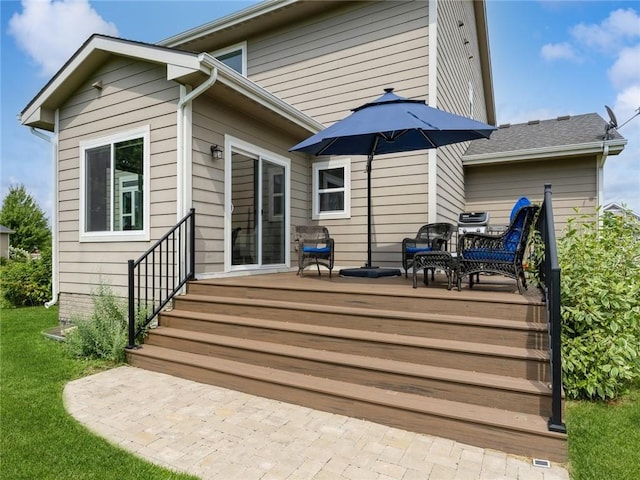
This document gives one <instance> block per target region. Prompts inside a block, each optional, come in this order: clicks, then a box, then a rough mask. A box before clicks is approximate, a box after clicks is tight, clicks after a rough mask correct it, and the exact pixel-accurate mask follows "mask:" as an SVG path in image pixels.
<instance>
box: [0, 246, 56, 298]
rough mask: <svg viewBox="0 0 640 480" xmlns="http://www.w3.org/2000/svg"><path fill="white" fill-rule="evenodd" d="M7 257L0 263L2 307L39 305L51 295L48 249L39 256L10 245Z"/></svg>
mask: <svg viewBox="0 0 640 480" xmlns="http://www.w3.org/2000/svg"><path fill="white" fill-rule="evenodd" d="M9 256H10V259H9V260H8V261H6V262H4V263H3V265H2V266H1V267H0V294H1V296H2V300H3V301H2V306H3V307H28V306H35V305H42V304H43V303H44V302H46V301H47V300H49V298H50V296H51V249H46V250H44V251H43V252H42V254H41V256H40V258H37V259H33V258H31V255H30V254H29V253H28V252H26V251H25V250H22V249H20V248H13V247H10V249H9Z"/></svg>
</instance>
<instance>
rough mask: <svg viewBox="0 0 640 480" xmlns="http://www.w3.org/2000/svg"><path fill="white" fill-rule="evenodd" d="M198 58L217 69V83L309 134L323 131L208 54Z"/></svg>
mask: <svg viewBox="0 0 640 480" xmlns="http://www.w3.org/2000/svg"><path fill="white" fill-rule="evenodd" d="M199 58H200V60H201V62H202V63H203V64H204V65H207V66H210V67H217V68H218V70H219V75H218V82H220V83H223V84H224V85H226V86H228V87H229V88H232V89H233V90H235V91H236V92H238V93H240V94H241V95H243V96H245V97H247V98H249V99H250V100H253V101H254V102H256V103H258V104H259V105H262V106H263V107H265V108H267V109H269V110H271V111H273V112H275V113H277V114H278V115H280V116H281V117H283V118H286V119H287V120H289V121H290V122H291V123H293V124H296V125H298V126H300V127H302V128H304V129H305V130H307V131H309V132H310V133H311V134H314V133H318V132H320V131H322V130H324V128H325V127H324V125H322V124H321V123H320V122H318V121H317V120H314V119H313V118H311V117H309V116H307V115H305V114H304V113H302V112H301V111H300V110H298V109H297V108H295V107H293V106H291V105H289V104H288V103H287V102H285V101H284V100H281V99H280V98H278V97H276V96H275V95H273V94H271V93H269V92H268V91H267V90H265V89H264V88H262V87H260V86H259V85H257V84H256V83H254V82H252V81H251V80H249V79H248V78H246V77H244V76H242V75H240V74H239V73H238V72H236V71H235V70H233V69H232V68H230V67H228V66H227V65H225V64H224V63H222V62H220V61H219V60H217V59H216V58H214V57H213V56H211V55H209V54H208V53H201V54H200V57H199Z"/></svg>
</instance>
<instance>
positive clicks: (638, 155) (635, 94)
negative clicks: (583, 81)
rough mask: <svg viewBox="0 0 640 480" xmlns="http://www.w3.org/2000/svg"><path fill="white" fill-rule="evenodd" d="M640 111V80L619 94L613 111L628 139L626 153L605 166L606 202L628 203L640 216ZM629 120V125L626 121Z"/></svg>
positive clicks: (611, 157) (611, 159) (612, 158)
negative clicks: (639, 114)
mask: <svg viewBox="0 0 640 480" xmlns="http://www.w3.org/2000/svg"><path fill="white" fill-rule="evenodd" d="M638 108H640V81H638V82H637V84H636V85H632V86H630V87H628V88H626V89H624V90H623V91H621V92H619V93H618V95H617V97H616V102H615V104H614V106H613V110H614V112H615V114H616V117H617V120H618V125H620V126H621V127H620V129H619V133H620V134H621V135H622V136H623V137H625V138H626V139H627V142H628V143H627V145H626V146H625V148H624V151H623V152H622V153H621V154H620V155H617V156H610V157H609V158H608V159H607V163H606V165H605V175H604V190H605V203H608V202H617V203H620V204H622V203H625V204H627V206H628V207H629V208H631V209H632V210H634V211H635V212H639V213H640V116H636V117H635V118H634V115H635V114H636V113H637V111H638ZM627 121H629V123H626V125H623V124H625V122H627Z"/></svg>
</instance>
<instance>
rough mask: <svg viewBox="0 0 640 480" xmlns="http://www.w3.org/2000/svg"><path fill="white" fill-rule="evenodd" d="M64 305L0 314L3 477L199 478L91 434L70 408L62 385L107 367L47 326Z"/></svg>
mask: <svg viewBox="0 0 640 480" xmlns="http://www.w3.org/2000/svg"><path fill="white" fill-rule="evenodd" d="M57 317H58V312H57V309H55V308H53V309H50V310H45V309H44V308H43V307H31V308H20V309H15V310H9V309H3V310H2V312H1V316H0V382H1V384H2V389H1V391H0V451H1V452H2V454H1V456H0V478H2V479H11V480H14V479H15V480H19V479H25V480H26V479H28V480H33V479H39V480H46V479H52V480H53V479H55V480H58V479H62V478H63V479H66V480H72V479H100V480H103V479H122V478H126V479H150V478H152V479H171V480H186V479H194V478H195V477H191V476H188V475H183V474H178V473H175V472H171V471H169V470H166V469H163V468H160V467H158V466H155V465H152V464H150V463H147V462H145V461H144V460H142V459H140V458H138V457H135V456H134V455H132V454H130V453H128V452H126V451H125V450H122V449H120V448H119V447H117V446H115V445H113V444H110V443H109V442H107V441H106V440H104V439H102V438H100V437H98V436H95V435H93V434H92V433H90V432H89V431H88V430H87V429H86V428H85V427H84V426H82V425H81V424H80V423H78V422H77V421H75V420H74V419H73V418H72V417H71V416H70V415H68V414H67V412H66V411H65V409H64V407H63V404H62V390H63V388H64V385H65V384H66V383H67V382H69V381H70V380H73V379H75V378H79V377H81V376H84V375H88V374H90V373H94V372H97V371H99V370H103V369H105V368H109V367H111V366H112V365H109V364H106V363H104V362H96V361H93V362H88V361H79V360H74V359H72V358H71V357H69V356H68V355H67V354H66V353H65V351H64V349H63V348H62V345H61V344H60V343H58V342H55V341H53V340H49V339H46V338H45V337H44V336H43V335H42V332H43V331H44V330H46V329H48V328H51V327H53V326H55V325H57Z"/></svg>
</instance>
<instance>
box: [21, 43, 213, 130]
mask: <svg viewBox="0 0 640 480" xmlns="http://www.w3.org/2000/svg"><path fill="white" fill-rule="evenodd" d="M96 51H103V52H106V53H110V54H114V55H121V56H125V57H132V58H137V59H140V60H145V61H148V62H154V63H163V64H166V65H167V66H170V67H171V68H168V69H167V80H173V79H175V78H177V77H178V76H182V75H185V74H187V73H191V72H196V71H203V73H205V74H208V73H209V72H208V71H206V70H203V69H202V65H201V62H200V59H199V57H198V55H197V54H195V53H190V52H181V51H178V50H175V51H172V50H170V49H168V48H164V47H156V46H153V45H147V44H141V43H136V42H132V41H130V40H122V39H119V38H111V37H103V36H99V35H96V36H93V37H91V38H90V39H89V40H88V41H87V43H86V45H84V46H83V47H81V49H80V50H79V51H78V52H76V54H75V55H74V56H73V57H72V58H71V59H70V60H69V62H68V63H67V64H66V65H65V66H64V67H63V68H62V70H60V71H59V72H58V73H57V74H56V76H55V77H53V79H52V80H51V81H50V82H49V84H48V85H46V87H45V88H44V89H43V90H42V91H41V92H40V93H39V94H38V95H37V96H36V97H35V99H34V100H33V102H32V103H31V104H30V105H29V106H28V107H27V108H26V109H25V110H24V112H23V113H22V115H21V117H20V122H21V123H22V124H23V125H28V124H29V123H32V122H34V121H36V120H37V119H39V118H40V117H42V116H43V115H45V114H46V112H47V110H42V107H43V105H44V104H45V103H46V102H47V100H48V99H49V97H50V96H51V95H53V94H54V93H55V92H56V91H57V90H58V89H60V88H61V87H62V86H63V85H64V83H65V82H66V81H67V80H68V79H69V78H70V77H71V76H72V75H73V74H74V73H75V72H76V70H77V69H78V68H79V67H80V66H81V65H82V64H83V63H84V62H85V61H86V60H87V59H88V58H89V57H90V56H91V55H93V54H94V53H95V52H96Z"/></svg>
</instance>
